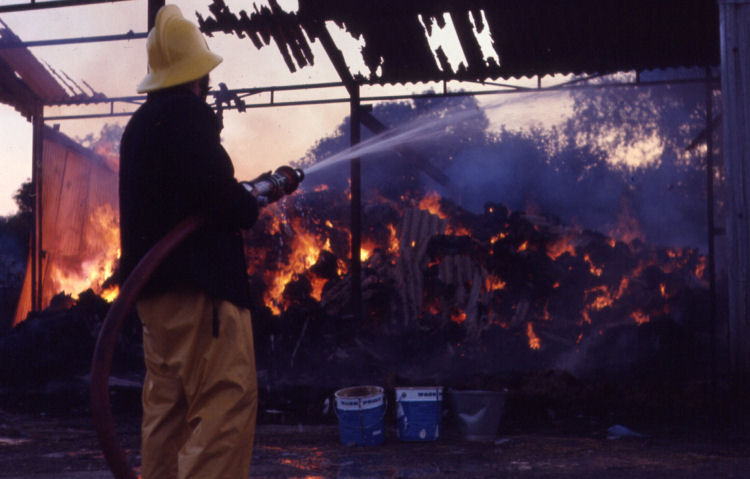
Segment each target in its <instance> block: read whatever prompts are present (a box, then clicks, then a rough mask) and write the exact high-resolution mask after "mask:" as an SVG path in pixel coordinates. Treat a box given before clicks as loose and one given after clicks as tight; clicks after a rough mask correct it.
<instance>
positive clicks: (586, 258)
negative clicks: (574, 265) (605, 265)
mask: <svg viewBox="0 0 750 479" xmlns="http://www.w3.org/2000/svg"><path fill="white" fill-rule="evenodd" d="M583 260H584V261H585V262H586V263H587V264H588V265H589V271H590V272H591V274H593V275H594V276H601V275H602V272H603V270H602V268H601V267H599V266H597V265H595V264H594V262H593V261H591V257H590V256H589V254H588V253H586V254H585V255H583Z"/></svg>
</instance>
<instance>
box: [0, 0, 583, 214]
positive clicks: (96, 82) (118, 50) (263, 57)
mask: <svg viewBox="0 0 750 479" xmlns="http://www.w3.org/2000/svg"><path fill="white" fill-rule="evenodd" d="M18 3H22V2H21V1H20V0H0V5H11V4H18ZM168 3H176V4H177V5H178V6H179V7H180V9H181V10H182V12H183V14H184V16H185V17H186V18H188V19H190V20H192V21H194V22H195V21H196V17H195V12H200V13H201V14H202V15H203V16H204V17H208V16H209V15H210V14H209V11H208V5H209V4H210V3H211V1H210V0H181V1H179V2H168ZM226 3H227V4H228V5H229V6H230V8H231V9H232V11H234V12H239V10H240V9H248V10H249V9H251V8H252V3H253V2H251V1H250V0H228V1H227V2H226ZM256 3H263V2H256ZM279 3H280V4H281V6H282V8H286V9H294V8H296V6H295V1H294V0H283V1H280V2H279ZM146 7H147V2H146V0H131V1H127V2H115V3H104V4H98V5H88V6H76V7H62V8H53V9H43V10H37V11H32V12H17V13H7V14H2V15H0V19H2V21H3V22H5V23H6V24H7V25H8V26H9V27H10V28H11V29H12V30H13V31H14V32H15V33H16V35H18V36H19V37H20V38H21V39H22V40H23V41H35V40H49V39H61V38H71V37H86V36H99V35H112V34H124V33H127V32H128V31H130V30H132V31H133V32H136V33H141V32H145V31H146V11H147V8H146ZM73 27H74V28H73ZM329 29H330V30H331V32H332V36H333V38H334V39H335V40H337V41H338V42H339V43H338V44H339V46H340V47H341V48H342V50H343V52H344V55H345V57H346V58H347V61H348V62H349V64H350V65H351V66H352V68H353V69H355V72H356V69H357V68H362V69H363V68H364V66H363V65H361V61H360V57H359V55H358V54H357V52H358V50H359V49H360V48H361V44H360V43H359V42H358V41H357V40H355V39H353V38H351V36H349V35H348V34H346V33H343V32H339V31H336V27H335V25H329ZM452 35H453V36H452ZM454 36H455V33H453V32H452V28H451V25H450V24H449V25H448V26H447V28H445V29H444V30H442V31H437V30H435V33H434V34H433V37H431V38H429V39H428V40H429V42H430V44H431V45H433V47H436V46H437V45H440V44H443V46H444V49H445V50H447V51H448V55H449V59H450V60H451V62H452V63H454V64H456V65H457V62H459V61H460V60H461V53H460V50H457V49H456V48H455V46H452V45H451V40H452V38H454ZM207 41H208V44H209V47H210V48H211V50H212V51H214V52H216V53H218V54H219V55H221V56H222V57H223V58H224V61H223V62H222V63H221V64H220V65H219V66H218V67H217V68H216V69H215V70H214V71H213V72H212V73H211V80H212V86H216V85H218V83H219V82H223V83H226V85H227V86H228V87H229V88H230V89H235V88H249V87H259V86H279V85H300V84H312V83H322V82H338V81H340V80H339V77H338V76H337V74H336V72H335V70H334V69H333V67H332V65H331V63H330V61H329V60H328V57H327V55H326V54H325V52H324V51H323V49H322V47H321V46H320V43H319V42H315V43H312V44H311V46H312V48H313V54H314V56H315V66H314V67H306V68H303V69H300V70H298V71H297V72H296V73H290V72H289V70H288V69H287V67H286V64H285V63H284V61H283V59H282V57H281V55H280V53H279V52H278V50H277V48H276V46H275V45H274V44H271V45H269V46H267V47H265V48H263V49H261V50H258V49H256V48H255V47H254V46H253V44H252V42H250V41H249V40H247V39H239V38H237V37H236V36H234V35H226V34H223V33H217V34H215V35H214V36H213V37H211V38H208V39H207ZM480 41H481V39H480ZM145 44H146V41H145V39H137V40H129V41H117V42H100V43H85V44H72V45H58V46H45V47H34V48H31V51H32V53H33V54H34V55H35V56H36V57H37V58H38V59H39V60H40V61H42V62H44V63H46V64H48V65H49V66H51V67H52V68H54V69H55V70H57V71H58V72H65V74H67V75H68V76H69V77H70V78H72V79H73V80H75V81H76V82H77V83H79V84H83V81H85V82H86V83H88V84H89V85H91V87H93V88H94V89H95V90H96V91H98V92H102V93H104V94H105V95H107V96H110V97H117V96H131V95H135V94H136V92H135V87H136V85H137V84H138V83H139V82H140V80H141V79H142V77H143V75H144V74H145V72H146V53H145ZM488 54H489V53H488ZM545 81H546V80H545ZM506 83H507V82H506ZM511 83H512V82H511ZM515 83H516V84H519V85H524V86H528V85H536V79H533V80H521V81H518V82H515ZM430 87H432V88H435V89H441V88H442V85H439V86H438V85H429V84H425V85H418V86H417V85H406V86H391V87H388V86H386V87H368V88H365V89H363V91H362V96H368V95H386V94H402V93H412V92H419V91H425V90H427V89H429V88H430ZM461 87H463V88H465V89H469V88H470V89H481V88H482V87H481V86H479V85H465V84H464V85H461V84H454V83H451V84H449V88H450V89H458V88H461ZM346 96H347V94H346V91H345V89H343V88H327V89H315V90H308V91H305V92H289V93H277V94H276V96H275V100H276V101H285V100H293V99H318V98H331V97H333V98H345V97H346ZM513 96H515V95H513ZM527 98H528V101H519V102H516V101H512V102H509V103H508V106H507V107H503V108H490V110H488V116H489V117H490V120H491V125H492V127H495V128H497V127H499V126H500V125H501V124H508V122H513V123H514V125H515V126H521V125H524V124H529V123H532V122H533V123H537V122H539V123H554V122H558V121H560V120H561V119H563V118H564V117H565V115H566V111H568V109H567V107H568V106H569V103H568V99H567V95H566V94H565V93H558V94H555V95H554V96H550V95H547V96H545V97H527ZM265 100H267V97H265ZM247 101H248V102H251V101H253V99H252V98H248V99H247ZM478 101H479V102H480V104H483V105H490V106H492V105H495V104H497V102H498V97H497V96H495V95H482V96H479V97H478ZM551 105H552V106H551ZM108 108H109V106H108V105H99V106H82V107H64V108H61V107H47V108H46V109H45V116H47V117H49V116H57V115H71V114H83V113H90V112H105V111H107V109H108ZM132 109H133V107H132V106H120V107H119V109H118V110H117V111H127V110H132ZM348 113H349V105H348V103H334V104H328V105H316V106H310V105H306V106H294V107H292V106H283V107H271V108H252V109H248V111H246V112H245V113H238V112H234V111H228V112H225V113H224V131H223V132H222V141H223V145H224V147H225V148H226V149H227V151H228V152H229V154H230V156H231V157H232V160H233V162H234V165H235V172H236V176H237V178H238V179H251V178H254V177H256V176H257V175H258V174H260V173H262V172H264V171H267V170H270V169H274V168H275V167H277V166H280V165H282V164H287V163H289V162H291V161H294V160H297V159H299V158H301V157H303V156H304V155H305V153H306V152H307V151H308V150H309V149H310V148H312V147H313V146H314V145H315V142H316V141H317V140H319V139H322V138H325V137H327V136H329V135H331V134H332V133H333V132H334V131H335V128H336V127H337V126H338V125H339V124H340V123H341V121H342V120H343V119H344V118H345V117H346V116H347V115H348ZM125 122H127V117H119V118H106V119H95V120H90V119H89V120H79V119H77V120H63V121H48V122H47V124H48V125H50V126H51V125H54V124H55V123H57V124H59V127H60V130H61V131H62V132H63V133H65V134H67V135H68V136H70V137H71V138H74V139H75V138H83V137H85V136H86V135H88V134H90V133H93V134H97V133H98V132H99V131H100V130H101V128H102V126H103V125H104V124H105V123H121V124H124V123H125ZM0 125H2V128H0V145H3V147H2V161H3V166H2V167H3V175H1V176H0V215H2V216H7V215H11V214H14V213H15V212H16V210H17V207H16V204H15V201H14V200H13V195H14V194H15V192H16V191H17V190H18V188H19V186H20V185H21V183H23V182H24V181H27V180H28V179H30V177H31V124H30V123H29V122H27V121H26V120H25V119H24V118H23V117H22V116H21V115H20V114H19V113H18V112H16V111H15V110H13V109H12V108H11V107H9V106H7V105H1V104H0Z"/></svg>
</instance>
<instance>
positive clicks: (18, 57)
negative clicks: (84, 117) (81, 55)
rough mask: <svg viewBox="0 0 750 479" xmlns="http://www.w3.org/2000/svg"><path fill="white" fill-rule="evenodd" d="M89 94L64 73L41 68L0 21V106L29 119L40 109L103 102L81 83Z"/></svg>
mask: <svg viewBox="0 0 750 479" xmlns="http://www.w3.org/2000/svg"><path fill="white" fill-rule="evenodd" d="M83 83H84V84H85V85H86V87H87V88H88V89H89V90H90V93H88V92H86V91H85V90H84V89H83V88H81V87H80V86H79V85H78V84H77V83H76V82H75V81H74V80H73V79H71V78H70V77H68V76H67V75H66V74H65V73H58V72H57V71H55V70H54V69H52V68H51V67H50V66H49V65H46V66H45V65H43V64H42V63H41V62H40V61H39V60H38V59H37V58H36V57H35V56H34V55H33V54H32V53H31V51H29V49H28V48H26V47H24V46H23V42H22V41H21V39H20V38H18V36H17V35H16V34H15V33H13V31H12V30H11V29H10V28H9V27H8V26H7V25H5V23H3V22H1V21H0V103H5V104H7V105H10V106H12V107H13V108H15V109H16V110H18V111H19V112H20V113H21V114H22V115H24V116H25V117H26V118H27V119H30V118H31V117H32V116H33V115H34V113H35V111H36V109H37V108H39V106H41V105H52V104H59V103H77V102H85V101H89V100H91V99H101V98H104V95H103V94H102V93H99V92H96V91H95V90H94V89H93V88H91V86H90V85H89V84H88V83H86V82H85V81H84V82H83Z"/></svg>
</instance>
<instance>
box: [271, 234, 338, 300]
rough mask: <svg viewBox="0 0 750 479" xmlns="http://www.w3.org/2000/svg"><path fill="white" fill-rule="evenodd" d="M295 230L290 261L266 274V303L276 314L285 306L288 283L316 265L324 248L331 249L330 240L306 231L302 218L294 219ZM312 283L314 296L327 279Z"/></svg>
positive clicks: (319, 292)
mask: <svg viewBox="0 0 750 479" xmlns="http://www.w3.org/2000/svg"><path fill="white" fill-rule="evenodd" d="M293 230H294V231H295V235H294V236H293V239H292V253H291V254H290V255H289V259H288V262H287V263H286V264H281V265H280V267H279V269H278V270H276V271H267V272H266V274H265V275H264V277H265V280H266V285H267V288H266V292H265V295H264V300H265V304H266V306H268V308H269V309H271V311H273V313H274V314H280V313H281V308H282V306H284V304H283V300H282V295H283V293H284V288H286V285H287V284H289V282H290V281H292V279H294V278H295V277H297V276H299V275H301V274H303V273H304V272H305V271H307V270H309V269H310V268H311V267H312V266H313V265H315V263H316V262H317V261H318V258H319V257H320V252H321V251H322V250H327V251H330V250H331V244H330V240H329V239H323V238H319V237H317V236H315V235H314V234H312V233H310V232H308V231H306V230H305V228H304V226H303V225H302V222H301V220H299V219H295V220H294V221H293ZM311 284H312V287H313V292H312V295H313V297H315V295H318V296H319V295H320V294H321V292H322V290H323V286H324V285H325V280H323V283H322V284H321V283H320V282H316V281H314V280H312V281H311Z"/></svg>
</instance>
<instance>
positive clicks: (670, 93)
mask: <svg viewBox="0 0 750 479" xmlns="http://www.w3.org/2000/svg"><path fill="white" fill-rule="evenodd" d="M571 95H572V97H573V103H574V107H573V111H572V114H571V116H570V117H569V119H567V120H566V121H565V122H564V123H563V124H561V125H558V126H556V127H552V128H546V129H545V128H541V127H531V128H526V129H514V128H513V125H507V126H506V128H505V129H503V130H501V131H499V132H490V131H488V124H489V122H488V120H487V117H486V116H485V112H484V111H483V110H482V109H481V108H479V106H478V104H477V102H476V100H475V99H474V98H472V97H462V98H445V99H434V98H433V99H429V100H415V101H414V102H413V103H396V104H386V105H378V106H376V107H375V109H374V111H373V115H374V116H375V117H376V118H378V119H379V120H380V121H381V122H382V123H384V124H386V125H389V126H393V127H394V128H393V129H394V130H397V132H398V131H399V129H401V130H400V131H401V132H405V131H408V129H409V128H414V125H422V126H423V127H425V128H428V127H435V128H439V129H440V134H439V135H436V134H433V135H431V136H430V139H429V141H427V142H425V141H421V142H419V143H414V144H409V143H408V142H403V143H401V144H399V145H398V148H397V150H398V151H399V153H396V152H395V151H394V150H393V149H391V148H389V147H387V146H386V144H385V142H382V143H383V145H384V147H383V149H382V151H381V150H378V149H377V148H371V150H372V151H374V153H373V154H371V155H368V156H364V157H363V160H362V178H363V180H362V184H363V191H364V193H363V195H364V196H365V198H366V195H367V194H368V191H377V193H378V194H381V195H384V196H386V197H388V198H391V199H396V198H398V197H399V196H400V195H401V194H403V193H404V192H405V191H413V190H420V189H421V190H431V189H435V190H438V191H439V193H440V194H441V195H443V196H445V197H448V198H451V199H452V200H453V201H455V202H456V203H458V204H460V205H461V206H463V207H464V208H467V209H469V210H471V211H473V212H475V213H480V212H481V211H482V210H483V206H484V205H485V203H487V202H499V203H503V204H505V205H506V206H507V207H509V208H510V209H512V210H522V211H527V212H529V213H533V214H539V215H546V216H550V217H556V218H558V219H559V220H560V221H561V222H563V223H566V224H569V223H574V224H577V225H579V226H581V227H583V228H587V229H592V230H596V231H600V232H602V233H605V234H612V235H613V236H617V237H618V239H632V238H634V237H639V238H640V239H642V240H644V241H646V242H649V243H653V244H658V245H663V246H680V247H684V246H689V247H699V248H704V245H705V243H706V221H705V219H706V191H705V181H706V180H705V173H704V171H703V168H704V166H703V161H704V160H703V156H704V155H702V154H699V153H698V151H696V150H694V151H691V152H688V151H686V147H687V146H688V145H689V144H690V143H691V141H692V140H693V139H694V138H695V137H697V136H698V135H699V133H700V131H701V129H702V128H703V126H704V125H705V119H704V116H703V109H704V108H705V107H704V105H703V95H704V90H703V85H680V86H677V87H675V86H662V87H651V88H645V87H637V88H613V89H581V90H575V91H574V92H573V93H572V94H571ZM521 98H522V97H521ZM516 106H517V105H516ZM500 107H502V106H500ZM446 119H449V120H450V119H455V121H446ZM402 125H403V126H402ZM348 130H349V124H348V119H347V120H346V121H345V122H344V123H343V124H342V125H341V127H340V128H339V130H338V132H337V133H336V134H334V135H333V136H332V137H329V138H326V139H324V140H321V141H320V142H319V143H318V145H316V147H315V148H314V149H313V150H311V152H310V153H309V154H308V156H307V158H306V159H305V160H304V162H305V163H306V164H308V165H310V164H314V163H316V162H319V161H323V160H324V159H325V158H329V157H331V156H333V155H335V154H337V153H340V152H341V151H343V150H346V149H347V147H348ZM363 133H364V134H363V137H364V138H365V139H366V140H367V139H370V138H372V137H373V135H372V134H369V133H368V132H367V131H366V129H364V128H363ZM389 135H390V137H391V138H392V137H393V132H391V133H389ZM653 138H656V139H657V140H658V144H657V145H655V146H654V148H658V150H657V151H658V154H655V155H652V157H651V161H650V162H648V163H646V164H641V165H638V166H629V165H626V164H624V163H616V162H614V160H615V158H616V156H617V155H618V152H622V151H623V150H625V151H627V148H628V147H631V146H633V145H638V144H639V142H641V143H642V142H643V141H644V140H647V139H653ZM370 141H372V144H373V145H377V144H378V138H377V137H375V138H372V140H370ZM619 154H621V153H619ZM626 159H628V158H626ZM424 162H429V164H430V165H431V167H433V168H435V169H437V170H439V171H442V172H443V173H444V174H445V176H447V178H448V179H449V181H448V182H447V183H446V182H445V181H436V178H435V175H434V174H433V175H432V176H431V175H429V174H425V171H426V169H425V168H423V167H422V166H423V165H424ZM427 170H429V169H427ZM348 175H349V168H348V166H347V163H346V162H342V163H339V164H337V165H336V167H332V168H320V169H319V170H318V171H317V172H316V173H315V174H314V175H311V180H313V182H320V183H325V184H328V185H329V187H340V188H346V187H347V184H348V183H347V179H348ZM438 179H439V178H438ZM365 220H366V219H365Z"/></svg>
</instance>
